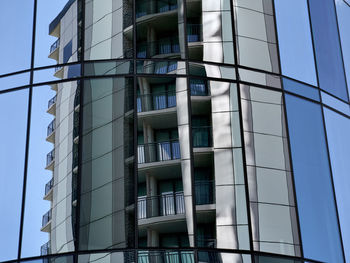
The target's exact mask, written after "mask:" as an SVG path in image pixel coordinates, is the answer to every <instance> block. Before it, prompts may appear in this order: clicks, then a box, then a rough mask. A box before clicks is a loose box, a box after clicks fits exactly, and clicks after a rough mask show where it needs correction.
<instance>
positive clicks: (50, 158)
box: [45, 149, 55, 171]
mask: <svg viewBox="0 0 350 263" xmlns="http://www.w3.org/2000/svg"><path fill="white" fill-rule="evenodd" d="M54 164H55V149H53V150H52V151H51V152H49V153H48V154H47V155H46V167H45V169H46V170H51V171H53V167H54Z"/></svg>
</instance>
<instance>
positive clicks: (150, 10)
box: [136, 0, 177, 18]
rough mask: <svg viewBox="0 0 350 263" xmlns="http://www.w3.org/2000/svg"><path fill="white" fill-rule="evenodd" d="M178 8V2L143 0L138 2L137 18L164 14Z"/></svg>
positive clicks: (171, 0)
mask: <svg viewBox="0 0 350 263" xmlns="http://www.w3.org/2000/svg"><path fill="white" fill-rule="evenodd" d="M176 8H177V1H176V0H141V1H136V18H139V17H142V16H145V15H150V14H156V13H163V12H167V11H171V10H174V9H176Z"/></svg>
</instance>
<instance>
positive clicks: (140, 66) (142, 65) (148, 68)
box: [136, 61, 178, 74]
mask: <svg viewBox="0 0 350 263" xmlns="http://www.w3.org/2000/svg"><path fill="white" fill-rule="evenodd" d="M177 69H178V62H176V61H156V62H153V61H146V62H143V61H138V62H137V68H136V70H137V73H141V74H142V73H144V74H170V73H176V72H175V71H176V70H177Z"/></svg>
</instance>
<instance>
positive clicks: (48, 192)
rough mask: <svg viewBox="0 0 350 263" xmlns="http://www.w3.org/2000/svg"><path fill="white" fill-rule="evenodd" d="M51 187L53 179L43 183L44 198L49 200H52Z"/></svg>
mask: <svg viewBox="0 0 350 263" xmlns="http://www.w3.org/2000/svg"><path fill="white" fill-rule="evenodd" d="M52 188H53V179H51V180H50V181H49V182H48V183H46V185H45V196H44V200H48V201H51V200H52Z"/></svg>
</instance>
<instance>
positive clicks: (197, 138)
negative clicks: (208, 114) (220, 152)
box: [192, 126, 213, 147]
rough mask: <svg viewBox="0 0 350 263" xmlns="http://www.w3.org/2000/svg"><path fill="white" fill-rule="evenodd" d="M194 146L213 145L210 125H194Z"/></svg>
mask: <svg viewBox="0 0 350 263" xmlns="http://www.w3.org/2000/svg"><path fill="white" fill-rule="evenodd" d="M192 140H193V147H211V146H212V141H213V140H212V129H211V127H210V126H201V127H192Z"/></svg>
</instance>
